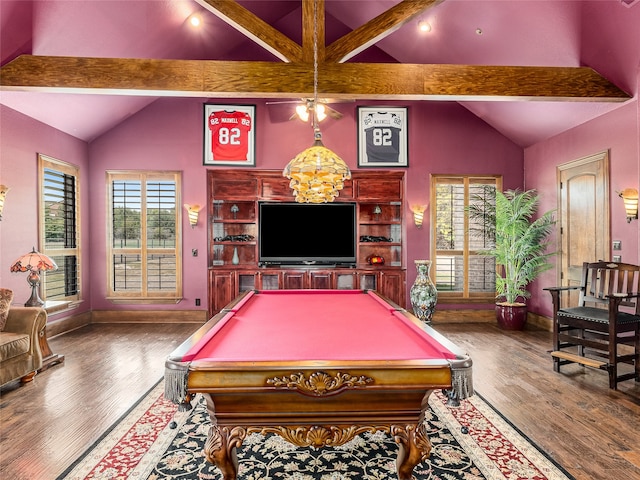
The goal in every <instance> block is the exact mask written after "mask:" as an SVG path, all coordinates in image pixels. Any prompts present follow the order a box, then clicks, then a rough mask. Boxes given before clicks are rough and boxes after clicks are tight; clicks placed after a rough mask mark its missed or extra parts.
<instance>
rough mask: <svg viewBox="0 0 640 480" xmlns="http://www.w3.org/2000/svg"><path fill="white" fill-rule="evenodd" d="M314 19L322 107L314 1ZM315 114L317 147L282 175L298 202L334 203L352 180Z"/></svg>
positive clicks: (315, 75) (298, 157)
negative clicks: (326, 143)
mask: <svg viewBox="0 0 640 480" xmlns="http://www.w3.org/2000/svg"><path fill="white" fill-rule="evenodd" d="M313 10H314V12H313V13H314V18H313V100H314V103H313V104H314V106H315V105H318V4H317V2H314V9H313ZM310 113H311V114H312V115H313V136H314V142H313V145H312V146H311V147H309V148H307V149H306V150H304V151H302V152H300V153H299V154H298V155H296V156H295V158H294V159H293V160H291V161H290V162H289V164H288V165H287V166H286V167H285V168H284V171H283V172H282V174H283V175H284V176H285V177H287V178H288V179H290V180H291V182H290V183H289V186H290V187H291V189H292V190H293V193H294V195H295V198H296V202H299V203H326V202H333V201H334V200H335V198H336V197H337V196H338V195H339V193H340V190H342V188H343V187H344V182H345V180H349V179H350V178H351V171H350V170H349V167H348V166H347V164H346V163H344V161H343V160H342V159H341V158H340V157H339V156H338V155H337V154H335V153H334V152H332V151H331V150H329V149H328V148H327V147H325V146H324V145H323V143H322V133H321V132H320V127H318V116H317V112H316V109H315V108H314V109H313V111H311V112H310Z"/></svg>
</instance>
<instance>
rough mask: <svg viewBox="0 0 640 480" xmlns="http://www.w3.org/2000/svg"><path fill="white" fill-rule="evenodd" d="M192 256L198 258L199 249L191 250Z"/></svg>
mask: <svg viewBox="0 0 640 480" xmlns="http://www.w3.org/2000/svg"><path fill="white" fill-rule="evenodd" d="M191 255H193V256H194V257H197V256H198V249H197V248H192V249H191Z"/></svg>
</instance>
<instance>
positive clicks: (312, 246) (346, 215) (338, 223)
mask: <svg viewBox="0 0 640 480" xmlns="http://www.w3.org/2000/svg"><path fill="white" fill-rule="evenodd" d="M258 224H259V231H258V244H259V262H260V265H261V266H268V265H329V264H340V265H350V266H353V265H355V263H356V204H355V203H321V204H308V203H268V202H261V203H260V205H259V217H258Z"/></svg>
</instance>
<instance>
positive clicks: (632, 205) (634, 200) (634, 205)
mask: <svg viewBox="0 0 640 480" xmlns="http://www.w3.org/2000/svg"><path fill="white" fill-rule="evenodd" d="M618 196H619V197H620V198H622V201H623V202H624V209H625V211H626V212H627V223H631V220H637V219H638V190H636V189H635V188H625V189H624V190H623V191H621V192H618Z"/></svg>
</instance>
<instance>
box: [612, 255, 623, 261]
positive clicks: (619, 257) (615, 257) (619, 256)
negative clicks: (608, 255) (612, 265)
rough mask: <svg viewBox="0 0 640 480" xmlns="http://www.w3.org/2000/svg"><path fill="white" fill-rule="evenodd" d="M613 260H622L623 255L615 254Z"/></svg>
mask: <svg viewBox="0 0 640 480" xmlns="http://www.w3.org/2000/svg"><path fill="white" fill-rule="evenodd" d="M613 261H614V262H616V263H620V262H622V255H614V256H613Z"/></svg>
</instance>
